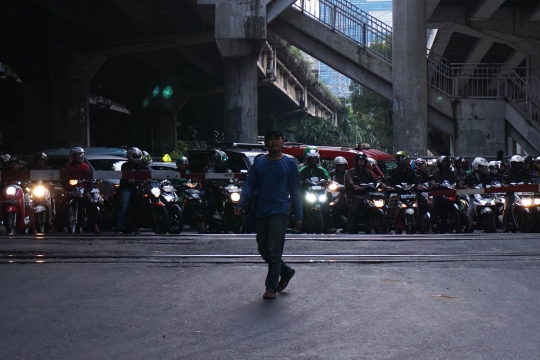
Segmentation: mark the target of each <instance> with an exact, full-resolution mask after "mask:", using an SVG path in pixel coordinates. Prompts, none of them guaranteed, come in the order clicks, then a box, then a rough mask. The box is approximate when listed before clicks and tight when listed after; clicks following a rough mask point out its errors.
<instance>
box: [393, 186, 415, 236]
mask: <svg viewBox="0 0 540 360" xmlns="http://www.w3.org/2000/svg"><path fill="white" fill-rule="evenodd" d="M395 190H396V191H397V193H398V209H399V210H398V212H397V215H396V224H397V229H396V234H401V233H403V231H405V232H406V233H407V234H414V233H415V232H416V230H417V229H418V221H417V219H418V196H417V194H416V186H415V185H412V184H407V183H402V184H400V185H396V186H395Z"/></svg>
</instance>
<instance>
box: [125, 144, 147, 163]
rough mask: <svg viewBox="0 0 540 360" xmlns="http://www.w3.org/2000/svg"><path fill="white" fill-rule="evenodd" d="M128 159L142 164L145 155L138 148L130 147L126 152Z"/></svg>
mask: <svg viewBox="0 0 540 360" xmlns="http://www.w3.org/2000/svg"><path fill="white" fill-rule="evenodd" d="M126 153H127V158H128V160H129V161H131V162H136V163H138V162H140V161H141V160H142V156H143V153H142V151H141V149H139V148H138V147H130V148H128V149H127V151H126Z"/></svg>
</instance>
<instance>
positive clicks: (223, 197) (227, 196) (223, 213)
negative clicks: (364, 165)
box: [209, 182, 246, 234]
mask: <svg viewBox="0 0 540 360" xmlns="http://www.w3.org/2000/svg"><path fill="white" fill-rule="evenodd" d="M239 185H240V183H239V182H236V183H227V184H225V183H223V182H221V183H219V182H218V183H216V184H215V185H214V187H213V190H214V191H217V192H218V193H217V194H214V195H211V196H216V198H215V199H216V200H217V201H216V206H215V210H214V214H213V215H212V221H211V222H210V224H209V226H210V229H212V230H214V231H223V232H225V233H228V232H229V231H234V233H236V234H243V233H245V232H246V215H245V214H244V213H243V212H242V214H241V215H240V216H235V215H234V208H235V206H236V204H237V203H238V201H240V194H241V193H242V189H241V188H240V186H239Z"/></svg>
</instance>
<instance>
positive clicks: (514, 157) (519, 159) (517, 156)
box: [510, 155, 525, 164]
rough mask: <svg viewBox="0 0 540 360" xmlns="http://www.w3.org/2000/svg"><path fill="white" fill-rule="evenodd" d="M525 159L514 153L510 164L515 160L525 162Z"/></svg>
mask: <svg viewBox="0 0 540 360" xmlns="http://www.w3.org/2000/svg"><path fill="white" fill-rule="evenodd" d="M524 161H525V159H524V158H523V156H521V155H514V156H512V157H511V158H510V164H511V163H513V162H524Z"/></svg>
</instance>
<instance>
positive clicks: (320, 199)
mask: <svg viewBox="0 0 540 360" xmlns="http://www.w3.org/2000/svg"><path fill="white" fill-rule="evenodd" d="M319 202H322V203H323V202H326V195H319Z"/></svg>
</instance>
